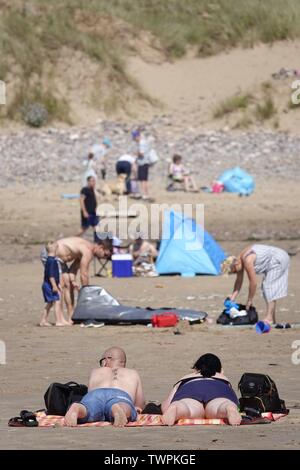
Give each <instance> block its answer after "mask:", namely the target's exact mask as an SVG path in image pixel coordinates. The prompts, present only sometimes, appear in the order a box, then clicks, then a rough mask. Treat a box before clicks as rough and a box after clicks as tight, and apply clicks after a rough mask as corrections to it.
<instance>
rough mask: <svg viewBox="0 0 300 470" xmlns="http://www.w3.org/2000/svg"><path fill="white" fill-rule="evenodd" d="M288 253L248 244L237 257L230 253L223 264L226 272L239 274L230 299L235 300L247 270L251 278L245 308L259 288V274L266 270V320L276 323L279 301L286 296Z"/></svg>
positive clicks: (269, 247)
mask: <svg viewBox="0 0 300 470" xmlns="http://www.w3.org/2000/svg"><path fill="white" fill-rule="evenodd" d="M289 263H290V259H289V255H288V254H287V252H286V251H284V250H282V249H281V248H277V247H275V246H268V245H252V246H248V247H246V248H245V249H244V250H243V251H242V252H241V253H240V255H239V256H238V257H235V256H229V257H228V258H227V259H226V260H225V261H224V263H223V264H222V271H223V273H226V274H236V275H237V276H236V281H235V283H234V287H233V293H232V294H231V296H230V300H232V301H235V299H236V298H237V296H238V294H239V292H240V290H241V288H242V285H243V280H244V272H245V271H246V274H247V276H248V279H249V291H248V300H247V303H246V310H248V309H249V308H250V307H251V305H252V302H253V298H254V296H255V293H256V288H257V274H263V276H264V278H263V282H262V293H263V296H264V299H265V301H266V307H267V308H266V317H265V320H264V321H265V322H268V323H270V324H272V323H275V322H276V319H275V313H276V301H277V300H278V299H281V298H282V297H286V296H287V289H288V273H289Z"/></svg>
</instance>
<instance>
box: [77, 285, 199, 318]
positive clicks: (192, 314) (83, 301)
mask: <svg viewBox="0 0 300 470" xmlns="http://www.w3.org/2000/svg"><path fill="white" fill-rule="evenodd" d="M166 312H168V313H169V312H172V313H174V314H175V315H178V317H179V318H180V319H181V320H190V321H196V320H200V322H201V321H204V320H205V318H206V316H207V313H206V312H202V311H196V310H191V309H178V308H172V307H168V308H155V309H152V308H149V307H148V308H140V307H131V306H127V305H120V304H119V302H118V301H117V299H115V298H114V297H113V296H112V295H111V294H109V292H107V291H106V290H105V289H103V288H102V287H99V286H85V287H82V288H81V289H80V291H79V295H78V299H77V305H76V307H75V310H74V313H73V316H72V320H73V321H74V322H75V323H80V322H84V321H88V320H97V321H98V322H103V323H105V324H106V325H114V324H141V325H147V324H148V323H151V319H152V317H153V315H160V314H162V313H166Z"/></svg>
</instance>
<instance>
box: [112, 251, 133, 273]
mask: <svg viewBox="0 0 300 470" xmlns="http://www.w3.org/2000/svg"><path fill="white" fill-rule="evenodd" d="M111 261H112V275H113V277H131V276H132V256H131V255H128V254H124V255H112V257H111Z"/></svg>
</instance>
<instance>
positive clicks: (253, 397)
mask: <svg viewBox="0 0 300 470" xmlns="http://www.w3.org/2000/svg"><path fill="white" fill-rule="evenodd" d="M239 391H240V393H241V395H242V397H241V398H240V400H239V401H240V410H241V411H246V412H249V413H247V414H250V415H251V414H253V412H254V413H264V412H266V411H271V412H273V413H288V410H287V409H286V407H285V403H284V401H283V400H281V399H280V398H279V394H278V390H277V387H276V384H275V382H274V381H273V380H272V379H271V377H269V376H268V375H264V374H252V373H246V374H243V375H242V378H241V380H240V382H239Z"/></svg>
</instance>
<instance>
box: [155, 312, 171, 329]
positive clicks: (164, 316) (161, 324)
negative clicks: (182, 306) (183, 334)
mask: <svg viewBox="0 0 300 470" xmlns="http://www.w3.org/2000/svg"><path fill="white" fill-rule="evenodd" d="M151 323H152V326H153V327H154V328H168V327H172V326H175V325H176V324H177V323H178V316H177V315H176V314H175V313H173V312H166V313H161V314H159V315H153V316H152V318H151Z"/></svg>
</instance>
